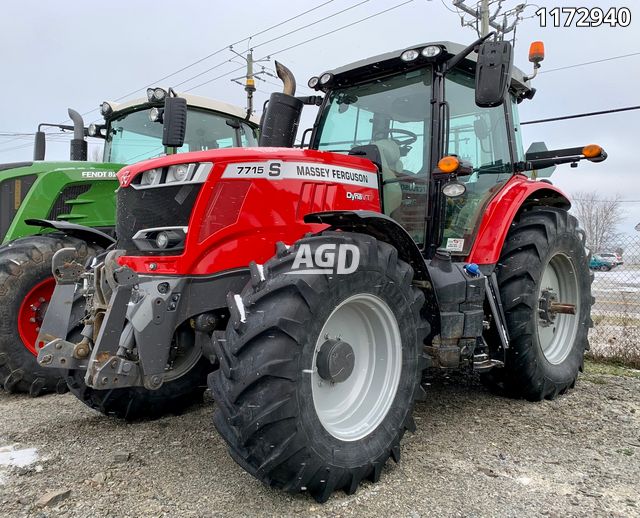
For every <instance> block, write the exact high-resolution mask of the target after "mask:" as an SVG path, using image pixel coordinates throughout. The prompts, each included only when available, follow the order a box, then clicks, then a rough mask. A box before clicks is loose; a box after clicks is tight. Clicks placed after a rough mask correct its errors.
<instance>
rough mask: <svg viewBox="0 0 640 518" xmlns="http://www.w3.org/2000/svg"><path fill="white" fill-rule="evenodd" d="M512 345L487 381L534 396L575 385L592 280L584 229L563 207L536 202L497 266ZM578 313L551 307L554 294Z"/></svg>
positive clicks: (511, 234) (519, 222) (587, 323)
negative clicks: (542, 205)
mask: <svg viewBox="0 0 640 518" xmlns="http://www.w3.org/2000/svg"><path fill="white" fill-rule="evenodd" d="M496 275H497V279H498V285H499V288H500V297H501V299H502V302H503V305H504V309H505V314H506V323H507V328H508V331H509V338H510V345H509V349H507V352H506V363H505V366H504V368H503V369H500V370H495V371H491V372H490V373H489V374H488V380H489V382H490V383H491V384H492V385H494V386H497V387H499V388H500V389H502V390H503V391H504V392H505V393H506V394H508V395H511V396H515V397H524V398H526V399H529V400H532V401H539V400H542V399H553V398H555V397H556V396H557V395H558V394H562V393H564V392H565V391H566V390H567V389H569V388H572V387H573V386H574V385H575V383H576V379H577V376H578V373H579V371H581V370H582V368H583V362H584V352H585V350H587V349H588V345H589V344H588V339H587V333H588V330H589V327H590V326H591V318H590V314H591V304H592V297H591V281H592V275H593V274H592V273H591V272H590V271H589V257H588V253H587V252H586V250H585V244H584V234H583V233H582V232H581V231H580V230H579V228H578V223H577V220H576V219H575V218H574V217H573V216H571V215H570V214H568V213H567V211H566V210H563V209H558V208H551V207H536V208H533V209H531V210H528V211H525V212H523V213H522V214H521V215H520V216H519V218H518V219H517V221H515V222H514V224H513V226H512V228H511V230H510V231H509V234H508V235H507V239H506V241H505V244H504V247H503V249H502V254H501V256H500V261H499V263H498V266H497V268H496ZM551 300H553V301H555V302H557V303H566V304H572V305H574V306H575V310H576V314H575V315H571V314H560V313H557V314H553V313H549V312H548V311H546V309H545V308H546V307H547V306H548V304H549V301H551Z"/></svg>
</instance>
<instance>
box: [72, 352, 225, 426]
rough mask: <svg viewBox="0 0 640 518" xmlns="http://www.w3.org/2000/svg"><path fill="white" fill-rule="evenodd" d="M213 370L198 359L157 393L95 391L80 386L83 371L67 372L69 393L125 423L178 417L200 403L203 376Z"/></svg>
mask: <svg viewBox="0 0 640 518" xmlns="http://www.w3.org/2000/svg"><path fill="white" fill-rule="evenodd" d="M212 369H213V367H212V366H211V363H210V362H209V360H207V359H205V358H200V360H199V361H198V363H197V364H196V365H195V366H194V367H192V368H191V370H190V371H189V372H187V373H186V374H184V375H183V376H182V377H180V378H178V379H175V380H173V381H169V382H166V383H165V384H164V385H162V386H161V387H160V388H159V389H158V390H148V389H146V388H144V387H127V388H119V389H111V390H96V389H93V388H91V387H88V386H87V385H86V383H85V382H84V375H85V372H86V371H84V370H82V371H81V370H73V371H67V377H66V382H67V385H68V387H69V391H70V392H71V393H72V394H73V395H74V396H76V397H77V398H78V399H79V400H80V401H82V402H83V403H84V404H85V405H87V406H88V407H89V408H91V409H93V410H97V411H98V412H100V413H102V414H104V415H106V416H113V417H117V418H120V419H124V420H126V421H138V420H141V419H158V418H160V417H162V416H165V415H169V414H175V415H177V414H181V413H183V412H184V411H185V410H186V409H188V408H189V407H191V406H193V405H196V404H198V403H201V402H202V395H203V393H204V391H205V389H206V380H207V374H209V372H211V370H212Z"/></svg>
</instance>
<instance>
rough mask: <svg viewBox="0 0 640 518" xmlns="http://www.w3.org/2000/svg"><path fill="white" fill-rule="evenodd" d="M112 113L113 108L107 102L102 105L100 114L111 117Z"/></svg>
mask: <svg viewBox="0 0 640 518" xmlns="http://www.w3.org/2000/svg"><path fill="white" fill-rule="evenodd" d="M112 112H113V108H112V107H111V105H110V104H109V103H108V102H107V101H105V102H103V103H102V104H101V105H100V113H101V114H102V116H103V117H106V116H107V115H111V113H112Z"/></svg>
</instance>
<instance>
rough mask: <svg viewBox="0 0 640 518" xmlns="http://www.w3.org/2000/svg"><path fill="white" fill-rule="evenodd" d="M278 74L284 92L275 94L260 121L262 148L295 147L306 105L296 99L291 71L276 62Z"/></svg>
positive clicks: (272, 95)
mask: <svg viewBox="0 0 640 518" xmlns="http://www.w3.org/2000/svg"><path fill="white" fill-rule="evenodd" d="M276 73H277V74H278V77H279V78H280V80H281V81H282V83H283V91H282V92H274V93H272V94H271V97H270V98H269V102H268V103H267V107H266V109H265V111H264V113H263V114H262V120H261V121H260V143H259V145H260V146H261V147H293V146H294V144H295V139H296V134H297V133H298V125H299V124H300V115H301V114H302V108H303V106H304V103H303V102H302V101H301V100H300V99H297V98H296V97H294V95H295V93H296V79H295V77H294V76H293V73H292V72H291V70H289V69H288V68H287V67H285V66H284V65H283V64H282V63H279V62H278V61H276Z"/></svg>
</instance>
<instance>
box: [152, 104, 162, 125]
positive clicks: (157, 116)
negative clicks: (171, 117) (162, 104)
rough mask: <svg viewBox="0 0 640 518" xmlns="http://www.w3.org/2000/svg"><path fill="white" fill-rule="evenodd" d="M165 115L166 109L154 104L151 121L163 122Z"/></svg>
mask: <svg viewBox="0 0 640 518" xmlns="http://www.w3.org/2000/svg"><path fill="white" fill-rule="evenodd" d="M163 115H164V110H163V109H162V108H158V107H156V106H154V107H153V108H151V109H150V110H149V120H150V121H151V122H162V116H163Z"/></svg>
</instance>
